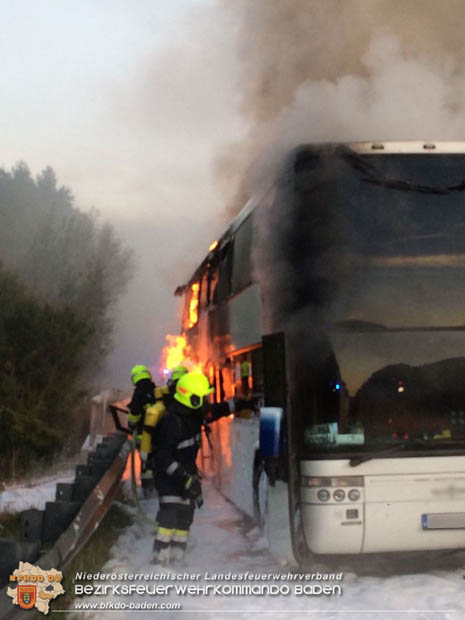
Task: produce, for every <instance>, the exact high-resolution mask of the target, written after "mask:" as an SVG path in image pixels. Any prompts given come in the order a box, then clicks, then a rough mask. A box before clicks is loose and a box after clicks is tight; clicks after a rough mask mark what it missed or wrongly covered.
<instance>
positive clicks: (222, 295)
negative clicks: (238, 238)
mask: <svg viewBox="0 0 465 620" xmlns="http://www.w3.org/2000/svg"><path fill="white" fill-rule="evenodd" d="M232 259H233V245H232V243H231V242H230V243H228V245H227V246H226V247H225V248H224V250H223V253H222V257H221V259H220V264H219V269H218V284H217V286H216V289H215V295H214V298H213V303H214V304H219V303H221V302H222V301H226V300H227V299H229V297H230V296H231V272H232V262H233V260H232Z"/></svg>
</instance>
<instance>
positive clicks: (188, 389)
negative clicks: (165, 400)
mask: <svg viewBox="0 0 465 620" xmlns="http://www.w3.org/2000/svg"><path fill="white" fill-rule="evenodd" d="M212 392H214V389H213V388H212V387H210V384H209V383H208V379H207V377H206V376H205V375H203V374H202V373H200V372H188V373H187V374H184V375H182V377H181V378H180V379H179V381H178V383H177V385H176V393H175V395H174V398H175V399H176V400H177V401H178V403H181V405H185V406H186V407H189V409H200V407H201V406H202V405H203V398H204V396H206V395H207V394H211V393H212Z"/></svg>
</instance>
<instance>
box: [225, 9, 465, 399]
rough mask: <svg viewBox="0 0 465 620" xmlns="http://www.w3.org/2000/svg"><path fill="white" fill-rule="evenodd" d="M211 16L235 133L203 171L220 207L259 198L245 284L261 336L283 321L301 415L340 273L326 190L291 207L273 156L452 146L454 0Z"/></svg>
mask: <svg viewBox="0 0 465 620" xmlns="http://www.w3.org/2000/svg"><path fill="white" fill-rule="evenodd" d="M223 9H224V10H225V11H226V12H228V13H229V14H230V15H232V16H234V18H235V19H236V20H237V23H238V24H239V30H238V32H239V37H238V58H239V63H240V70H239V81H238V88H239V92H240V93H241V101H240V111H241V114H242V115H243V117H244V118H245V119H246V121H247V123H248V134H247V137H246V139H245V140H242V141H238V142H236V143H235V144H234V145H233V146H231V145H229V146H228V148H227V149H225V153H224V154H223V155H221V156H219V157H218V160H217V164H216V170H217V174H218V178H219V181H220V182H222V181H223V180H224V179H226V180H227V181H228V182H229V184H230V182H231V178H234V179H235V180H236V181H237V185H236V188H235V192H236V193H235V194H233V195H231V199H230V201H229V202H230V204H232V206H233V207H232V208H233V210H236V209H237V208H239V206H241V205H242V204H243V201H244V198H246V197H248V196H250V195H251V194H255V195H258V196H260V195H265V196H266V198H265V199H264V200H263V201H262V205H263V208H262V209H260V210H259V212H258V213H257V217H256V221H255V226H256V232H257V236H258V240H257V244H256V247H255V248H254V268H255V277H256V279H257V280H258V281H259V283H260V285H261V288H262V291H263V292H264V297H265V299H266V300H267V301H268V303H267V304H265V307H266V309H267V316H266V317H265V332H269V331H275V330H277V329H283V326H285V330H286V333H287V337H288V343H290V345H291V346H290V347H289V356H290V359H289V363H288V368H289V369H290V376H291V377H292V381H291V383H292V385H291V386H289V387H290V388H291V391H292V392H293V396H292V397H291V398H292V399H295V402H300V404H301V406H302V407H303V409H302V410H305V411H310V410H312V403H310V402H307V399H308V398H309V389H308V382H310V381H311V378H312V377H315V376H320V375H321V376H323V375H325V377H326V379H327V380H328V382H329V380H330V379H332V380H336V378H337V376H338V374H339V371H338V368H337V361H336V359H335V357H334V354H333V352H332V350H331V346H330V345H329V342H328V341H326V340H325V338H324V337H323V336H322V331H321V330H319V329H318V324H321V321H323V320H328V319H329V318H330V317H329V316H328V314H327V313H328V309H329V308H330V306H331V303H332V302H334V299H335V297H336V296H337V291H338V287H339V286H340V284H341V283H342V282H344V281H345V280H346V278H345V274H347V273H348V272H349V271H350V270H351V268H352V265H350V264H349V262H347V259H346V258H347V257H344V256H343V255H342V253H340V252H339V250H340V246H338V243H339V241H338V238H337V234H338V233H337V226H334V225H331V222H328V221H327V218H328V211H327V209H326V208H325V204H324V200H325V198H326V199H327V198H328V192H329V191H331V190H330V189H328V187H326V188H324V189H323V192H322V196H321V200H320V202H319V198H318V195H317V194H318V192H313V194H312V202H311V205H308V204H305V196H304V193H303V194H301V198H298V197H296V196H295V192H294V188H293V187H292V186H291V183H290V180H291V176H290V175H289V174H288V173H289V171H288V170H287V169H286V167H285V166H284V168H283V161H285V155H286V154H287V153H288V152H289V151H290V150H291V149H294V148H295V147H296V146H297V145H299V144H303V143H308V142H349V141H363V140H369V141H375V140H380V141H381V140H414V139H418V140H425V141H428V140H460V139H465V120H464V119H465V105H464V102H465V97H464V95H465V90H464V89H465V86H464V85H465V80H464V77H465V75H464V73H465V68H464V67H465V63H464V61H465V35H464V31H463V27H462V24H463V20H464V17H465V5H464V4H463V2H462V1H461V0H448V1H446V2H444V3H441V5H439V3H438V2H437V1H436V0H369V1H367V0H325V1H324V2H323V1H321V0H263V1H260V0H259V1H256V2H250V1H249V0H238V1H236V2H234V3H233V4H232V3H225V4H223ZM333 178H334V176H333ZM273 180H275V181H277V182H276V183H275V186H274V188H273V189H272V190H270V186H271V185H272V183H273ZM224 187H225V188H226V189H227V187H228V186H227V185H224ZM229 187H231V184H230V185H229ZM299 200H300V202H299ZM310 206H311V209H310ZM325 218H326V219H325ZM338 247H339V250H338ZM359 275H360V274H359ZM356 279H357V278H355V280H356ZM355 285H356V284H355ZM352 294H356V291H352ZM315 360H321V367H319V368H317V367H316V366H315ZM319 373H320V375H319ZM299 377H300V379H303V381H301V380H299ZM316 384H318V381H317V382H316Z"/></svg>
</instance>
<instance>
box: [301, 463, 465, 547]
mask: <svg viewBox="0 0 465 620" xmlns="http://www.w3.org/2000/svg"><path fill="white" fill-rule="evenodd" d="M301 473H302V475H304V476H326V477H331V476H363V478H364V486H363V487H354V488H357V490H358V491H359V492H360V494H361V497H360V500H359V501H357V502H352V501H350V500H349V499H348V498H347V491H348V490H349V488H346V489H344V490H345V491H346V498H345V499H344V501H342V502H336V501H335V500H334V499H333V498H332V493H333V492H334V490H335V488H337V487H335V488H329V487H328V490H329V491H330V493H331V498H330V500H329V501H328V502H319V501H318V500H317V498H316V493H317V489H314V488H302V489H301V496H302V515H303V523H304V531H305V537H306V541H307V545H308V547H309V549H310V550H311V551H312V552H314V553H360V552H362V553H373V552H383V551H419V550H433V549H460V548H465V527H461V528H460V527H459V528H454V529H452V528H451V529H424V528H423V525H422V523H423V515H438V514H443V513H452V515H456V517H457V518H458V520H459V521H460V519H461V518H462V517H461V515H464V514H465V457H463V456H444V457H429V458H425V457H423V458H388V459H373V460H371V461H368V462H366V463H363V464H361V465H359V466H357V467H350V465H349V461H348V460H326V461H303V462H302V463H301ZM351 488H352V487H351ZM355 509H357V510H358V517H357V518H351V519H348V518H347V510H355ZM456 520H457V519H456ZM452 521H453V519H452V520H451V522H452Z"/></svg>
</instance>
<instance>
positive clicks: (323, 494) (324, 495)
mask: <svg viewBox="0 0 465 620" xmlns="http://www.w3.org/2000/svg"><path fill="white" fill-rule="evenodd" d="M316 496H317V497H318V499H319V500H320V502H327V501H328V499H329V491H327V490H326V489H320V490H319V491H318V493H317V494H316Z"/></svg>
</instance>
